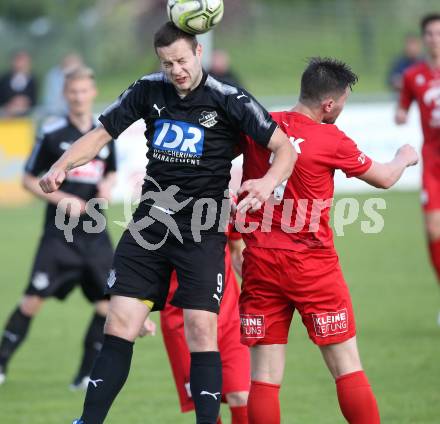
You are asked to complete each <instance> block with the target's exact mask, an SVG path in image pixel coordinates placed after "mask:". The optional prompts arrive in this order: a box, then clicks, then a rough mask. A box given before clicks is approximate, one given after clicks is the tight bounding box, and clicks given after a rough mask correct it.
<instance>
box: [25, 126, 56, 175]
mask: <svg viewBox="0 0 440 424" xmlns="http://www.w3.org/2000/svg"><path fill="white" fill-rule="evenodd" d="M47 144H48V139H47V135H46V134H44V133H41V134H40V135H39V136H38V137H37V139H36V141H35V144H34V147H33V149H32V152H31V154H30V156H29V158H28V160H27V161H26V164H25V167H24V171H25V172H26V173H27V174H31V175H33V176H34V177H38V176H39V175H41V174H42V173H43V172H45V171H47V170H48V169H49V168H50V167H51V165H52V163H53V161H52V160H51V155H50V154H49V152H48V151H47Z"/></svg>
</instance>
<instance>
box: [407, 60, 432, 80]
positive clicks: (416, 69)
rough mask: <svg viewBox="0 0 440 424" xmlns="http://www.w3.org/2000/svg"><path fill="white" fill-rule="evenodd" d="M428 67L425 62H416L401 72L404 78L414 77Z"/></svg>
mask: <svg viewBox="0 0 440 424" xmlns="http://www.w3.org/2000/svg"><path fill="white" fill-rule="evenodd" d="M427 70H429V67H428V65H427V63H426V62H417V63H415V64H414V65H411V66H409V67H408V68H407V69H406V70H405V72H404V73H403V75H404V77H406V78H414V77H416V76H417V75H419V74H421V73H424V72H426V71H427Z"/></svg>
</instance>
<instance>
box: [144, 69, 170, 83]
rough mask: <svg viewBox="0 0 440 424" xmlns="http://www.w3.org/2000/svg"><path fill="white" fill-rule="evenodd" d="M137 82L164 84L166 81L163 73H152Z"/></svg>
mask: <svg viewBox="0 0 440 424" xmlns="http://www.w3.org/2000/svg"><path fill="white" fill-rule="evenodd" d="M139 81H144V82H146V83H149V82H164V81H166V78H165V74H164V73H163V72H153V73H152V74H147V75H144V76H142V77H141V78H139Z"/></svg>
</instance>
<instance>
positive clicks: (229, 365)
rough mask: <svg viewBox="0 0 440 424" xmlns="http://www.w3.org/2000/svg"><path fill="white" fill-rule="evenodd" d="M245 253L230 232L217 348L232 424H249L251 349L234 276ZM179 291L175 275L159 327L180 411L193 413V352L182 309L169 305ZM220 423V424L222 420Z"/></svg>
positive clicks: (174, 275)
mask: <svg viewBox="0 0 440 424" xmlns="http://www.w3.org/2000/svg"><path fill="white" fill-rule="evenodd" d="M242 251H243V241H242V238H241V235H240V233H237V232H229V234H228V244H227V247H226V250H225V289H224V294H223V298H222V299H221V308H220V313H219V321H218V345H219V351H220V356H221V359H222V365H223V368H222V374H223V396H222V397H223V399H224V400H225V401H226V402H227V403H228V405H229V408H230V411H231V424H247V422H248V419H247V406H246V404H247V400H248V395H249V387H250V381H251V376H250V356H249V350H248V349H247V348H246V346H244V345H242V344H241V343H240V316H239V312H238V297H239V295H240V290H239V287H238V282H237V279H236V278H235V274H234V269H235V271H236V272H237V273H238V274H239V275H241V263H242V259H243V256H242ZM176 289H177V277H176V273H175V272H173V274H172V277H171V281H170V292H169V294H168V300H167V304H166V306H165V308H164V309H163V311H161V312H160V324H161V329H162V335H163V339H164V342H165V347H166V350H167V353H168V357H169V360H170V364H171V369H172V371H173V376H174V381H175V383H176V389H177V392H178V395H179V402H180V409H181V411H182V412H188V411H192V410H194V402H193V399H192V396H191V390H190V385H189V375H190V352H189V350H188V345H187V343H186V340H185V334H184V325H183V313H182V310H181V309H179V308H176V307H175V306H173V305H171V303H169V301H170V300H171V299H172V296H173V295H174V292H175V291H176ZM218 423H221V420H220V418H219V421H218Z"/></svg>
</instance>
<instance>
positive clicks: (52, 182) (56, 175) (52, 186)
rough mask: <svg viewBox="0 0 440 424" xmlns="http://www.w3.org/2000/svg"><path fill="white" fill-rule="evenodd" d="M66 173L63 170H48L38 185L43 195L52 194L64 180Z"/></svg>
mask: <svg viewBox="0 0 440 424" xmlns="http://www.w3.org/2000/svg"><path fill="white" fill-rule="evenodd" d="M66 175H67V172H66V171H65V170H64V169H59V168H50V169H49V171H47V172H46V174H45V175H44V176H43V177H42V178H41V179H40V181H39V184H40V187H41V189H42V190H43V191H44V192H45V193H52V192H54V191H56V190H58V189H59V188H60V185H61V184H62V183H63V181H64V180H65V179H66Z"/></svg>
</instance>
